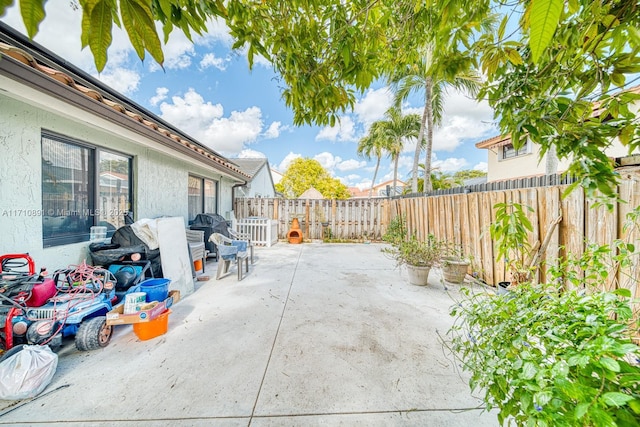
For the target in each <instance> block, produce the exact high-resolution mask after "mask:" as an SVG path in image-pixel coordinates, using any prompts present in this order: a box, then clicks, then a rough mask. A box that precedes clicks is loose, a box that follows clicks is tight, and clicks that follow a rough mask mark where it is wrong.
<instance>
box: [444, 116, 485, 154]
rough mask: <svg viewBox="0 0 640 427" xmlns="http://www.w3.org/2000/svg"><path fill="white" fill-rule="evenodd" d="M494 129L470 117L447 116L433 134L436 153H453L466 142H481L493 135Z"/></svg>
mask: <svg viewBox="0 0 640 427" xmlns="http://www.w3.org/2000/svg"><path fill="white" fill-rule="evenodd" d="M494 132H495V130H494V127H493V126H492V125H491V124H489V123H486V122H483V121H479V120H477V119H475V118H473V117H470V116H447V117H446V119H445V121H444V122H443V124H442V125H441V126H440V127H438V128H437V129H435V132H434V134H433V149H434V151H453V150H455V149H456V148H457V147H459V146H460V145H461V144H462V143H463V141H464V140H469V139H471V140H481V139H482V138H483V137H484V136H486V135H489V134H493V133H494Z"/></svg>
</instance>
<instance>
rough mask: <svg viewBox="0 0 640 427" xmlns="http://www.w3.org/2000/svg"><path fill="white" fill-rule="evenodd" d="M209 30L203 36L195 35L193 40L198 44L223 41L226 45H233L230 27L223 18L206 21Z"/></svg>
mask: <svg viewBox="0 0 640 427" xmlns="http://www.w3.org/2000/svg"><path fill="white" fill-rule="evenodd" d="M206 26H207V31H206V32H205V33H204V34H203V35H201V36H198V35H196V36H194V38H193V41H194V43H196V44H198V45H204V46H211V45H213V44H215V43H217V42H221V43H222V44H224V45H225V46H231V44H232V43H233V38H232V37H231V35H230V34H229V27H227V24H226V23H225V22H224V20H221V19H217V18H216V19H210V20H208V21H207V23H206Z"/></svg>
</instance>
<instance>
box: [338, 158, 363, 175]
mask: <svg viewBox="0 0 640 427" xmlns="http://www.w3.org/2000/svg"><path fill="white" fill-rule="evenodd" d="M366 164H367V162H364V161H360V160H355V159H349V160H344V161H342V162H340V163H338V164H336V169H338V170H339V171H340V172H346V171H352V170H356V169H360V168H362V167H364V166H366Z"/></svg>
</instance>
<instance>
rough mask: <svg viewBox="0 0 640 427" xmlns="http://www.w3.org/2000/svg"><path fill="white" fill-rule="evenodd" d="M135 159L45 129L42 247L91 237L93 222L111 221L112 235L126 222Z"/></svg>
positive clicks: (43, 138)
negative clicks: (47, 132) (53, 133)
mask: <svg viewBox="0 0 640 427" xmlns="http://www.w3.org/2000/svg"><path fill="white" fill-rule="evenodd" d="M96 158H97V164H96ZM131 164H132V158H131V157H129V156H124V155H121V154H116V153H112V152H108V151H103V150H100V149H98V148H95V147H90V146H87V145H84V144H82V143H75V142H72V141H69V140H67V139H66V138H64V137H61V136H54V135H46V134H43V135H42V211H43V215H42V237H43V244H44V247H49V246H56V245H64V244H68V243H76V242H83V241H87V240H89V238H90V232H91V227H92V226H94V225H100V226H105V227H107V236H108V237H110V236H111V235H112V234H113V232H114V231H115V230H116V229H118V228H120V227H122V226H123V225H124V215H125V214H126V213H127V212H128V211H130V210H131V203H132V202H131V199H132V191H131V189H132V185H131V183H132V176H131ZM96 169H97V170H98V171H99V172H98V173H96Z"/></svg>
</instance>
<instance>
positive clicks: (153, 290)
mask: <svg viewBox="0 0 640 427" xmlns="http://www.w3.org/2000/svg"><path fill="white" fill-rule="evenodd" d="M169 283H171V279H147V280H145V281H143V282H140V284H139V285H138V286H139V288H140V292H146V293H147V302H151V301H164V300H165V299H167V296H168V295H169Z"/></svg>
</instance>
